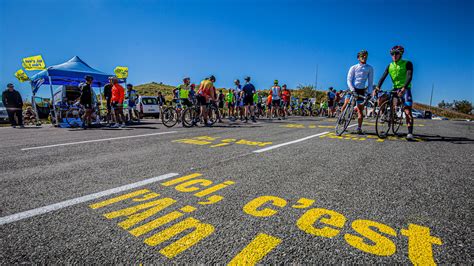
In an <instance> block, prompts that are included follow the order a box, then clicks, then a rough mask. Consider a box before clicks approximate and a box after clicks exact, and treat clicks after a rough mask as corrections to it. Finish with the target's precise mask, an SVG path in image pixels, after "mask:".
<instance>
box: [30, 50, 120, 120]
mask: <svg viewBox="0 0 474 266" xmlns="http://www.w3.org/2000/svg"><path fill="white" fill-rule="evenodd" d="M86 75H89V76H92V77H93V78H94V81H93V83H92V87H98V88H101V87H102V86H104V85H106V84H107V83H109V77H110V76H114V75H111V74H107V73H104V72H102V71H99V70H96V69H94V68H92V67H90V66H89V65H88V64H87V63H86V62H84V61H82V59H80V58H79V57H78V56H74V57H73V58H71V59H70V60H69V61H67V62H64V63H62V64H59V65H55V66H50V67H48V68H47V69H45V70H43V71H41V72H39V73H37V74H35V75H33V76H32V77H31V78H30V79H31V90H32V92H33V97H35V95H36V93H37V92H38V90H39V88H40V87H41V86H42V85H50V90H51V101H53V98H54V92H53V85H70V86H77V85H79V84H80V83H81V82H84V77H85V76H86ZM124 82H126V80H125V79H119V83H124ZM53 107H54V106H53ZM35 109H36V105H35ZM52 110H53V112H54V113H53V115H54V117H55V118H56V123H57V122H58V119H57V118H58V117H57V111H56V110H55V107H54V108H53V109H52Z"/></svg>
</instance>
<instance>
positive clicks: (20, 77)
mask: <svg viewBox="0 0 474 266" xmlns="http://www.w3.org/2000/svg"><path fill="white" fill-rule="evenodd" d="M15 77H16V78H17V79H18V80H19V81H20V82H25V81H28V80H30V78H29V77H28V75H26V73H25V71H23V69H21V68H20V69H19V70H18V71H17V72H15Z"/></svg>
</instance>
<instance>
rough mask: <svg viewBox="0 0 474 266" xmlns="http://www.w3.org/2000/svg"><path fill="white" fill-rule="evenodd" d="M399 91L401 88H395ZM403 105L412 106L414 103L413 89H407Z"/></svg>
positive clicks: (403, 97) (403, 96)
mask: <svg viewBox="0 0 474 266" xmlns="http://www.w3.org/2000/svg"><path fill="white" fill-rule="evenodd" d="M394 90H396V91H397V92H398V91H401V89H394ZM402 99H403V105H404V106H406V107H411V106H412V105H413V97H412V95H411V89H405V93H404V94H403V95H402Z"/></svg>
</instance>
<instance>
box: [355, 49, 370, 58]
mask: <svg viewBox="0 0 474 266" xmlns="http://www.w3.org/2000/svg"><path fill="white" fill-rule="evenodd" d="M363 55H365V56H368V55H369V52H367V51H366V50H362V51H360V52H358V53H357V58H359V57H361V56H363Z"/></svg>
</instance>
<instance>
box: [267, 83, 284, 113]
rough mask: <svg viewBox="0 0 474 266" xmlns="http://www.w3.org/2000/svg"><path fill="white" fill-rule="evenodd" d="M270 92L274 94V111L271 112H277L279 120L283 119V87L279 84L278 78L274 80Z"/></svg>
mask: <svg viewBox="0 0 474 266" xmlns="http://www.w3.org/2000/svg"><path fill="white" fill-rule="evenodd" d="M270 94H271V95H272V111H271V114H272V115H273V114H274V113H275V116H276V117H278V120H281V118H280V116H279V113H280V100H281V87H280V86H278V80H275V81H274V82H273V87H272V88H271V89H270Z"/></svg>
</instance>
